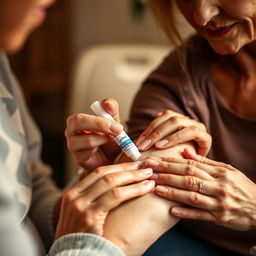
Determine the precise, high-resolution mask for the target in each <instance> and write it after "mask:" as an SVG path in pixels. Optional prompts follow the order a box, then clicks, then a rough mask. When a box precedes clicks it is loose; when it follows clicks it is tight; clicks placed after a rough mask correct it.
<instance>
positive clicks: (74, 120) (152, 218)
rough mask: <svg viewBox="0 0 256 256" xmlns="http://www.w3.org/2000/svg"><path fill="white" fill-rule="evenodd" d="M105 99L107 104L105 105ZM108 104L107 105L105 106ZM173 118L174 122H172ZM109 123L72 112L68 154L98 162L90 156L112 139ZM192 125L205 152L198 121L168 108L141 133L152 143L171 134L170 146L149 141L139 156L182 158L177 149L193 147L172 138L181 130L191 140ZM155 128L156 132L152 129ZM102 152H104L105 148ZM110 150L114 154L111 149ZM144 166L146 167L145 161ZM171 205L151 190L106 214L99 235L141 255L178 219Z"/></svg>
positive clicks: (114, 106)
mask: <svg viewBox="0 0 256 256" xmlns="http://www.w3.org/2000/svg"><path fill="white" fill-rule="evenodd" d="M106 102H109V103H108V104H106ZM110 102H111V103H110ZM102 106H103V107H104V108H105V110H106V111H107V112H109V113H118V104H117V102H116V101H115V100H113V99H104V100H103V102H102ZM110 106H111V108H109V107H110ZM175 116H178V118H173V117H175ZM115 118H116V120H119V117H118V116H115ZM173 120H175V121H174V122H173ZM166 122H168V123H169V129H167V127H166ZM112 124H113V121H110V120H107V119H104V118H100V117H96V116H90V115H86V114H78V115H74V116H71V117H70V118H69V119H68V121H67V129H66V133H65V134H66V137H67V142H68V145H69V148H70V149H71V150H73V152H72V153H73V154H74V156H76V155H77V159H80V160H81V162H80V163H82V164H83V166H85V167H86V166H87V165H88V166H89V168H91V167H92V163H95V164H98V163H97V162H94V156H95V155H96V154H97V152H100V153H101V154H98V156H100V155H102V153H104V150H103V148H102V147H104V148H105V149H106V148H107V147H108V144H109V145H110V146H111V145H112V141H109V138H108V136H107V135H109V134H113V131H111V129H110V127H111V125H112ZM171 124H173V125H171ZM195 127H196V128H198V131H200V133H201V134H202V136H201V137H200V138H201V143H198V147H199V148H200V147H201V146H204V147H202V148H204V149H205V150H206V151H207V152H208V150H209V147H205V145H209V146H210V145H211V139H210V136H208V135H206V134H204V133H206V131H205V127H204V126H203V125H202V124H200V123H198V122H195V121H194V120H191V119H189V118H187V117H185V116H182V115H180V114H178V113H175V112H172V111H167V112H165V113H164V114H163V115H158V116H157V117H156V119H155V120H154V121H153V122H152V123H151V124H150V125H149V128H148V129H146V130H145V133H143V136H145V137H146V138H154V143H157V142H158V141H159V140H162V139H163V138H169V136H172V135H174V136H173V139H172V142H173V143H174V144H173V145H174V146H172V147H170V146H169V148H168V149H162V150H159V149H157V150H156V148H155V147H154V145H155V144H154V143H152V144H151V145H150V146H148V148H147V150H146V151H144V152H143V157H149V156H170V155H172V156H175V157H177V158H182V155H181V152H182V151H183V150H184V148H185V147H189V148H190V149H191V150H195V147H194V145H195V144H191V143H190V144H188V143H185V144H184V143H182V141H180V140H178V139H175V138H176V136H175V133H176V132H180V131H182V132H183V134H184V135H185V138H189V140H193V139H194V138H195V135H196V136H197V135H198V133H196V134H195V133H194V130H195ZM82 130H86V131H87V132H86V133H83V134H81V131H82ZM156 130H157V131H158V132H155V131H156ZM95 131H97V133H95ZM99 133H100V134H99ZM203 134H204V135H203ZM97 136H98V137H99V138H98V137H97ZM193 136H194V137H193ZM203 138H205V139H203ZM204 140H205V141H204ZM185 141H186V139H185ZM203 141H204V143H203ZM89 142H90V143H89ZM81 152H82V153H81ZM106 152H108V151H107V150H106ZM110 152H112V154H115V152H114V151H110ZM115 156H116V155H115ZM106 158H107V156H106V155H105V156H104V157H103V159H106ZM83 160H84V161H83ZM98 160H99V159H98ZM99 161H100V160H99ZM125 161H130V160H129V159H127V158H126V157H125V156H124V155H123V156H122V157H121V159H120V160H119V162H125ZM145 167H147V164H146V163H145ZM152 178H153V177H152ZM174 205H177V203H173V202H172V201H170V200H163V199H162V198H161V197H159V196H157V195H156V194H154V193H150V194H148V195H146V196H143V197H139V198H136V199H132V200H129V201H127V202H126V203H122V204H120V205H119V206H118V207H117V208H115V209H113V210H112V211H111V212H110V213H109V214H108V217H107V219H106V222H105V224H104V233H103V236H104V237H106V238H108V239H109V240H111V241H113V242H114V243H115V244H117V245H118V246H119V247H120V248H121V249H122V250H123V251H124V252H125V254H126V255H129V256H135V255H141V254H142V253H143V252H144V251H145V250H146V249H147V248H148V247H149V246H150V245H151V244H152V243H154V242H155V241H156V240H157V239H158V238H159V237H160V236H161V235H162V234H163V233H165V232H166V231H167V230H168V229H170V228H171V227H172V226H173V225H175V224H176V223H177V221H178V218H176V217H171V216H170V214H169V209H170V207H172V206H174ZM142 209H144V210H142ZM145 209H146V210H145ZM145 230H154V232H145Z"/></svg>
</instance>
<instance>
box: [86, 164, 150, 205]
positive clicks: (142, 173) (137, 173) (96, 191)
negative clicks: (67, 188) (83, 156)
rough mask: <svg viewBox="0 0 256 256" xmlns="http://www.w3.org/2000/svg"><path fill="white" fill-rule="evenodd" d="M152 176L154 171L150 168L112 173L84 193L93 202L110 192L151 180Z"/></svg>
mask: <svg viewBox="0 0 256 256" xmlns="http://www.w3.org/2000/svg"><path fill="white" fill-rule="evenodd" d="M152 174H153V170H152V169H150V168H147V169H141V170H132V171H123V172H117V173H110V174H107V175H105V176H104V177H103V178H101V179H99V180H98V181H97V182H95V183H94V184H93V185H92V186H91V187H89V188H88V189H87V190H86V191H84V194H86V198H87V199H88V200H89V201H91V202H93V201H94V200H96V199H97V198H98V197H100V196H101V195H103V194H104V193H106V192H107V191H109V190H113V189H114V188H117V187H120V186H124V185H128V184H131V183H135V182H139V181H142V180H145V179H149V178H150V177H151V176H152Z"/></svg>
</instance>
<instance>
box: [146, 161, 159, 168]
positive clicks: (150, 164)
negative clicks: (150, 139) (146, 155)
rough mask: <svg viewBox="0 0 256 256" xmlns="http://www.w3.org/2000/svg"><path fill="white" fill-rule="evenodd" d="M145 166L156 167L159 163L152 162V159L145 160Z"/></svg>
mask: <svg viewBox="0 0 256 256" xmlns="http://www.w3.org/2000/svg"><path fill="white" fill-rule="evenodd" d="M146 165H149V166H152V167H157V166H158V165H159V162H157V161H155V160H152V159H147V160H146Z"/></svg>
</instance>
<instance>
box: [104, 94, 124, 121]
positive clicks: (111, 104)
mask: <svg viewBox="0 0 256 256" xmlns="http://www.w3.org/2000/svg"><path fill="white" fill-rule="evenodd" d="M101 105H102V107H103V108H104V109H105V110H106V111H107V112H108V113H109V114H110V115H111V116H112V117H113V118H114V119H115V120H116V121H118V122H120V123H121V119H120V115H119V106H118V102H117V101H116V100H115V99H113V98H106V99H103V100H102V102H101Z"/></svg>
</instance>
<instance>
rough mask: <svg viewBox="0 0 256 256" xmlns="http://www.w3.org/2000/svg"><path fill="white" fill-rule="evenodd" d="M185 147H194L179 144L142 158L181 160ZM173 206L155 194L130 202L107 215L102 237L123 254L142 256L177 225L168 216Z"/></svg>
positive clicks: (152, 151)
mask: <svg viewBox="0 0 256 256" xmlns="http://www.w3.org/2000/svg"><path fill="white" fill-rule="evenodd" d="M185 146H186V147H189V148H191V149H193V148H194V147H193V145H192V144H182V145H179V146H176V147H174V148H170V149H167V150H161V151H160V150H154V149H153V150H148V151H147V152H144V153H143V156H158V157H166V156H172V157H182V155H181V152H182V151H183V149H184V147H185ZM120 161H124V159H123V158H121V159H120ZM172 205H177V203H175V202H172V201H168V200H165V199H162V198H160V197H158V196H156V195H155V194H154V193H151V194H148V195H146V196H143V197H140V198H136V199H133V200H130V201H129V202H126V203H124V204H122V205H120V206H119V207H118V208H116V209H114V210H113V211H111V213H110V214H109V215H108V218H107V220H106V223H105V229H104V230H105V232H104V236H105V237H106V238H108V239H110V240H112V241H113V242H114V243H115V244H117V245H118V246H119V247H120V248H122V249H123V251H124V252H125V254H126V255H128V256H138V255H141V254H142V253H143V252H144V251H145V250H146V249H147V248H148V247H149V246H150V245H151V244H152V243H154V242H155V241H156V240H157V239H158V238H159V237H160V236H161V235H162V234H164V233H165V232H166V231H167V230H169V229H170V228H171V227H172V226H174V225H175V224H176V223H177V222H178V219H177V218H175V217H172V216H171V215H170V214H169V209H170V207H171V206H172Z"/></svg>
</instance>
